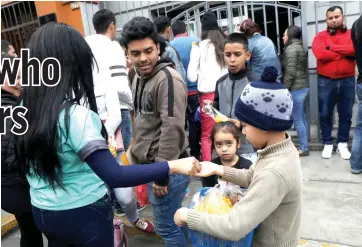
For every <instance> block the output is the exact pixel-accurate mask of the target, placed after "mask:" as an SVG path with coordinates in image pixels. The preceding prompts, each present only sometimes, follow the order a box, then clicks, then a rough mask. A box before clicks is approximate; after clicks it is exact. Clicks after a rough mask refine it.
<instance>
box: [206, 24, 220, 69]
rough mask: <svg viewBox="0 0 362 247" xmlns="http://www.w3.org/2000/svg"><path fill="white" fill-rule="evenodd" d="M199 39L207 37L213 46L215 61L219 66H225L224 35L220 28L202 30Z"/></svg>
mask: <svg viewBox="0 0 362 247" xmlns="http://www.w3.org/2000/svg"><path fill="white" fill-rule="evenodd" d="M201 39H202V40H205V39H209V40H210V43H211V44H213V45H214V47H215V54H216V61H217V63H218V64H219V65H220V67H222V68H223V67H225V60H224V45H225V36H224V34H223V33H222V32H221V30H209V31H202V33H201Z"/></svg>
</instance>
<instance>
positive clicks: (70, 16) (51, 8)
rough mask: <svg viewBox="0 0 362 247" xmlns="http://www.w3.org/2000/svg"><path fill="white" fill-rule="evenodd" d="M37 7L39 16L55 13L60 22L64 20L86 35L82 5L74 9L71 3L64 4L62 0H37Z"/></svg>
mask: <svg viewBox="0 0 362 247" xmlns="http://www.w3.org/2000/svg"><path fill="white" fill-rule="evenodd" d="M35 7H36V12H37V14H38V17H40V16H43V15H47V14H51V13H55V14H56V15H57V21H58V22H64V23H66V24H68V25H70V26H72V27H74V28H75V29H77V30H78V31H79V32H80V33H81V34H82V35H83V36H84V35H85V33H84V27H83V21H82V14H81V10H80V7H79V8H78V9H72V8H71V5H70V3H66V4H63V2H62V1H35Z"/></svg>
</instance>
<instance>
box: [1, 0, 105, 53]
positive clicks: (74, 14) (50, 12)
mask: <svg viewBox="0 0 362 247" xmlns="http://www.w3.org/2000/svg"><path fill="white" fill-rule="evenodd" d="M98 10H99V3H98V2H73V1H1V39H5V40H8V41H9V42H10V43H11V44H13V46H14V48H15V50H16V51H17V52H18V53H19V52H20V49H21V48H24V47H25V46H26V43H27V41H28V40H29V39H30V36H31V35H32V34H33V33H34V31H35V30H36V29H37V28H38V27H40V26H41V25H44V24H46V23H48V22H51V21H56V22H63V23H66V24H69V25H71V26H73V27H74V28H76V29H77V30H78V31H79V32H80V33H81V34H82V35H83V36H86V35H88V34H90V33H94V29H93V25H89V23H92V17H93V14H94V13H95V12H97V11H98ZM84 23H85V24H86V25H84ZM85 27H86V28H87V29H85Z"/></svg>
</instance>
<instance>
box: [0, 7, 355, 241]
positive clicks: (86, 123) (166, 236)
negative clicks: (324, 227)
mask: <svg viewBox="0 0 362 247" xmlns="http://www.w3.org/2000/svg"><path fill="white" fill-rule="evenodd" d="M343 18H344V16H343V10H342V8H340V7H338V6H336V7H331V8H329V9H328V10H327V12H326V22H327V29H326V30H325V31H322V32H320V33H318V34H317V35H316V37H315V38H314V41H313V46H312V49H313V53H314V54H315V56H316V59H317V73H318V98H319V111H320V122H321V123H320V124H321V130H322V141H323V144H324V150H323V152H322V157H323V158H326V159H327V158H331V156H332V152H333V148H334V146H333V138H332V137H331V131H332V127H333V126H332V117H333V110H334V107H335V105H337V109H338V113H339V129H338V140H337V152H338V153H339V154H340V156H341V157H342V158H343V159H346V160H349V159H350V162H351V169H352V173H355V174H360V173H362V154H361V151H362V150H361V148H362V143H361V142H362V126H361V125H362V119H361V118H362V105H361V104H362V101H361V100H362V94H361V93H362V87H361V85H362V78H361V74H359V77H358V79H357V84H356V82H355V66H356V60H357V67H358V71H359V73H361V72H362V53H361V52H362V50H361V49H362V40H361V39H362V32H361V29H362V23H361V22H362V17H360V18H359V19H358V20H357V21H356V22H355V23H354V25H353V28H352V30H349V29H347V28H346V27H345V26H344V24H343V23H344V21H343ZM93 25H94V29H95V31H96V34H94V35H90V36H88V37H85V38H84V37H83V36H82V35H81V34H80V33H79V32H78V31H76V30H75V29H74V28H73V27H71V26H69V25H66V24H62V23H48V24H46V25H44V26H42V27H40V28H39V29H37V30H36V31H35V33H34V34H33V35H32V37H31V39H30V41H29V42H28V44H27V48H29V49H30V54H31V57H35V58H37V59H39V60H40V61H43V60H45V59H46V58H48V57H54V58H56V59H57V60H58V61H59V63H60V65H61V68H62V70H61V80H60V83H59V84H58V85H57V86H55V87H47V86H45V85H41V86H38V87H23V88H22V87H21V85H20V77H18V80H17V83H16V84H15V86H12V85H10V84H9V82H5V84H4V86H2V88H1V91H2V96H1V103H2V104H3V105H6V106H16V105H17V104H22V105H23V106H24V107H26V108H27V109H28V112H27V114H26V119H27V121H28V124H29V129H28V131H27V132H26V133H25V134H24V135H22V136H14V135H12V134H11V132H10V129H11V127H12V122H11V119H8V120H7V123H6V134H5V135H4V136H3V137H2V146H1V148H2V150H1V151H2V155H1V163H2V174H1V175H2V184H1V186H2V205H1V206H2V209H4V210H5V211H7V212H10V213H12V214H14V215H15V217H16V219H17V221H18V223H19V227H20V230H21V246H22V247H25V246H32V247H38V246H39V247H40V246H43V239H42V234H44V235H45V236H46V238H47V239H48V243H49V246H107V247H111V246H113V244H114V233H113V217H114V215H117V216H119V215H123V214H125V215H126V216H127V218H128V220H129V222H130V223H132V224H133V225H134V226H135V227H137V228H139V229H141V230H142V231H145V232H154V231H156V232H157V233H158V234H159V235H160V236H161V237H162V238H163V240H164V242H165V244H166V246H168V247H171V246H172V247H176V246H177V247H186V246H188V241H189V229H193V230H197V231H200V232H204V233H208V234H210V235H213V236H216V237H219V238H222V239H228V240H233V241H237V240H239V239H241V238H243V237H244V236H246V235H247V234H248V233H249V232H250V231H252V230H253V229H254V228H256V227H257V228H256V230H255V234H254V238H253V246H261V247H263V246H265V247H266V246H275V247H281V246H283V247H284V246H286V247H287V246H288V247H289V246H290V247H295V246H297V244H298V242H299V226H300V221H301V197H302V187H303V179H302V170H301V164H300V158H299V157H303V156H308V155H309V147H308V128H309V125H308V122H307V118H306V114H305V109H304V108H305V104H306V98H307V96H308V93H309V84H308V74H307V70H306V69H307V65H308V61H307V54H306V51H305V50H304V48H303V44H302V41H301V35H302V33H301V29H300V28H299V27H297V26H290V27H288V28H287V29H286V30H285V32H284V36H283V41H284V50H283V53H282V55H281V56H280V57H279V56H278V53H277V51H276V48H275V46H274V44H273V42H272V41H271V40H270V39H269V38H268V37H265V36H263V35H262V34H261V33H262V30H261V28H260V27H259V26H258V25H257V24H256V23H255V22H253V21H252V20H249V19H248V20H245V21H244V22H243V23H241V24H240V25H239V26H238V27H239V30H235V31H236V32H234V33H231V34H229V35H227V36H226V35H225V34H224V32H223V31H222V30H221V28H220V27H219V25H218V21H217V17H216V16H215V14H214V13H213V12H212V11H209V12H206V13H205V15H204V16H203V18H202V26H201V29H202V34H201V39H199V38H198V37H194V36H189V35H188V33H187V28H186V25H185V23H184V22H183V21H179V20H178V21H175V22H173V23H171V21H170V19H169V18H167V17H165V16H160V17H157V18H155V19H154V20H153V21H151V20H150V19H148V18H145V17H134V18H133V19H132V20H131V21H129V22H128V23H127V24H126V25H124V27H123V28H122V32H121V37H120V39H117V28H116V18H115V16H114V14H113V13H112V12H111V11H110V10H107V9H102V10H100V11H98V12H97V13H95V15H94V16H93ZM358 27H360V28H358ZM172 36H173V37H174V38H173V39H172V40H171V37H172ZM1 52H2V58H8V59H10V60H13V59H14V57H16V56H17V55H16V53H15V50H14V48H13V47H12V46H11V44H10V43H8V42H6V41H1ZM356 93H357V96H358V116H357V126H356V129H355V132H354V137H353V143H352V154H351V153H350V152H349V150H348V147H347V142H348V140H349V131H350V127H351V119H352V107H353V104H354V101H355V95H356ZM210 105H212V107H213V108H215V109H216V110H218V111H219V112H220V113H221V114H223V115H225V116H226V117H227V118H228V119H229V121H225V122H221V123H215V119H214V118H213V117H212V116H211V115H210V114H209V113H208V112H207V111H206V110H204V108H205V106H210ZM198 114H200V119H198V118H197V115H198ZM293 124H294V126H295V128H296V130H297V134H298V137H299V145H297V146H298V147H297V148H296V146H295V145H294V143H293V142H292V140H291V137H290V135H289V134H287V132H286V131H287V130H289V129H290V128H291V127H292V126H293ZM187 130H188V132H187ZM188 148H189V149H188ZM112 150H115V152H114V153H112V152H111V151H112ZM213 150H215V153H214V154H213ZM215 155H216V157H215ZM213 157H214V158H213ZM125 160H126V161H127V162H124V161H125ZM128 164H131V165H128ZM190 176H196V177H199V178H201V180H202V184H203V186H204V187H213V186H215V185H216V184H218V183H223V182H225V181H229V182H232V183H234V184H237V185H239V186H241V187H243V188H248V192H247V193H246V195H245V196H244V197H242V198H241V199H240V201H239V202H238V203H237V204H236V205H235V206H234V207H233V209H232V211H231V212H230V213H229V214H226V215H224V216H218V215H210V214H206V213H200V212H198V211H196V210H192V209H188V208H182V201H183V200H184V197H185V196H187V194H188V193H189V189H188V185H189V183H190ZM143 184H147V187H148V200H149V202H150V204H152V210H153V223H151V222H150V221H148V220H146V219H143V218H141V217H140V215H139V211H140V210H141V209H143V208H144V206H142V207H141V206H140V205H139V204H138V202H137V200H136V198H135V196H134V190H133V187H134V186H137V185H143ZM270 188H272V189H270ZM15 195H16V196H15ZM18 195H19V196H18ZM118 204H119V205H118Z"/></svg>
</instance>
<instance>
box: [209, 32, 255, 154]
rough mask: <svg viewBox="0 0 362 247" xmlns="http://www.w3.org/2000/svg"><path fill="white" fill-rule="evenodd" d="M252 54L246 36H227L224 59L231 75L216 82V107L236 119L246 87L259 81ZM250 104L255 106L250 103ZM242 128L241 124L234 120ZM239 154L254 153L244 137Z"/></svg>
mask: <svg viewBox="0 0 362 247" xmlns="http://www.w3.org/2000/svg"><path fill="white" fill-rule="evenodd" d="M250 57H251V53H250V51H249V50H248V40H247V38H246V36H245V35H244V34H241V33H232V34H230V35H229V36H227V38H226V41H225V47H224V58H225V61H226V64H227V66H228V70H229V73H228V74H226V75H224V76H222V77H221V78H220V79H219V80H218V81H217V82H216V89H215V100H214V107H215V108H216V109H217V110H219V111H220V112H221V113H222V114H224V115H225V116H227V117H229V118H232V119H236V117H235V114H234V109H235V104H236V101H237V99H238V98H239V97H240V95H241V93H242V92H243V90H244V88H245V86H246V85H248V84H249V83H250V82H251V81H254V80H257V79H259V78H258V76H257V75H256V74H255V73H254V72H252V71H251V70H250V69H249V68H248V66H247V61H249V60H250ZM250 104H253V103H252V102H250ZM234 123H235V124H236V125H237V126H238V127H239V128H240V127H241V126H240V122H239V121H237V120H234ZM241 140H242V142H241V145H240V148H239V150H238V154H239V155H241V154H251V153H254V148H253V146H252V145H251V144H250V143H249V142H248V141H247V140H246V139H245V137H244V136H243V137H242V138H241Z"/></svg>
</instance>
